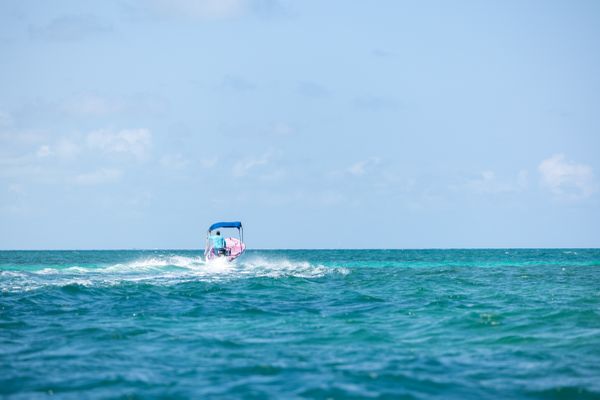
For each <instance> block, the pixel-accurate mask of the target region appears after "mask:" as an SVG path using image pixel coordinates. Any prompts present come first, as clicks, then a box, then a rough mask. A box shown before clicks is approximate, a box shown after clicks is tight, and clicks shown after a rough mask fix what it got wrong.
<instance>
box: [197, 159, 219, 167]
mask: <svg viewBox="0 0 600 400" xmlns="http://www.w3.org/2000/svg"><path fill="white" fill-rule="evenodd" d="M217 162H219V157H216V156H215V157H211V158H203V159H201V160H200V165H201V166H202V167H203V168H213V167H214V166H215V165H217Z"/></svg>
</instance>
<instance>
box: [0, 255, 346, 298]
mask: <svg viewBox="0 0 600 400" xmlns="http://www.w3.org/2000/svg"><path fill="white" fill-rule="evenodd" d="M349 272H350V271H349V270H348V269H346V268H331V267H326V266H324V265H320V264H317V265H315V264H311V263H309V262H306V261H292V260H288V259H284V258H282V259H268V258H263V257H254V258H248V259H246V258H243V259H241V260H239V259H238V260H236V261H234V262H228V261H226V260H225V259H216V260H211V261H206V260H204V259H203V258H201V257H185V256H155V257H147V258H140V259H137V260H133V261H130V262H125V263H116V264H109V265H100V266H89V267H84V266H78V265H74V266H70V267H66V268H43V269H40V270H37V271H34V272H28V271H0V290H2V291H11V292H12V291H25V290H34V289H38V288H41V287H47V286H67V285H82V286H112V285H118V284H121V283H126V282H136V283H148V284H153V285H163V286H165V285H174V284H178V283H183V282H194V281H225V280H235V279H248V278H271V279H280V278H287V277H296V278H306V279H311V278H312V279H315V278H322V277H324V276H326V275H329V274H341V275H346V274H348V273H349Z"/></svg>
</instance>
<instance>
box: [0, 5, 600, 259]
mask: <svg viewBox="0 0 600 400" xmlns="http://www.w3.org/2000/svg"><path fill="white" fill-rule="evenodd" d="M599 39H600V3H598V2H596V1H578V2H567V1H495V2H493V1H488V2H482V1H454V2H447V1H423V2H421V1H419V2H404V1H377V2H362V1H356V2H347V1H327V2H323V1H278V0H220V1H219V0H198V1H190V0H175V1H167V0H150V1H147V2H139V1H133V0H115V1H102V2H81V1H56V2H42V1H29V0H25V1H22V0H20V1H10V0H9V1H3V2H2V3H1V4H0V55H1V62H0V248H3V249H55V248H56V249H71V248H84V249H85V248H198V247H201V246H202V245H203V240H204V232H205V230H206V228H207V226H208V225H209V224H211V223H212V222H214V221H217V220H230V219H232V220H237V219H239V220H242V221H243V222H244V224H245V227H246V230H245V232H246V239H247V240H248V245H249V247H250V248H339V247H342V248H380V247H384V248H432V247H598V246H600V181H599V178H598V171H599V169H600V161H599V160H600V157H599V155H600V139H599V134H600V118H599V116H600V74H599V71H600V40H599Z"/></svg>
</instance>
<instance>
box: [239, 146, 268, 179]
mask: <svg viewBox="0 0 600 400" xmlns="http://www.w3.org/2000/svg"><path fill="white" fill-rule="evenodd" d="M270 159H271V153H270V152H267V153H265V154H263V155H262V156H260V157H248V158H245V159H243V160H240V161H238V162H236V163H235V164H234V165H233V168H232V170H231V173H232V174H233V176H234V177H236V178H241V177H244V176H246V175H248V173H249V172H250V170H252V169H254V168H256V167H259V166H261V165H266V164H267V163H269V160H270Z"/></svg>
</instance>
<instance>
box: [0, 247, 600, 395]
mask: <svg viewBox="0 0 600 400" xmlns="http://www.w3.org/2000/svg"><path fill="white" fill-rule="evenodd" d="M49 395H53V396H54V397H58V398H71V399H80V398H119V397H123V398H154V397H162V398H250V399H263V398H272V399H283V398H285V399H289V398H292V399H293V398H317V399H320V398H323V399H325V398H334V399H338V398H340V399H342V398H356V399H359V398H360V399H363V398H374V399H377V398H380V399H384V398H389V399H398V398H402V399H412V398H414V399H451V398H456V399H463V398H473V399H486V398H490V399H492V398H493V399H497V398H549V399H574V398H581V399H585V398H596V399H598V398H600V250H592V249H590V250H582V249H573V250H360V251H359V250H352V251H350V250H331V251H329V250H327V251H326V250H319V251H316V250H295V251H249V252H247V253H246V254H245V255H244V256H243V257H242V258H241V259H239V260H238V262H237V263H235V264H226V263H214V264H206V263H205V262H204V261H203V258H202V257H201V253H200V252H195V251H168V250H165V251H2V252H0V397H4V398H15V399H17V398H27V399H29V398H45V397H48V396H49Z"/></svg>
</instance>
